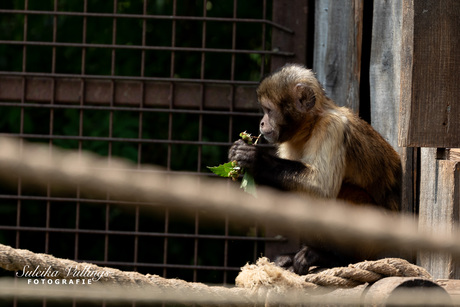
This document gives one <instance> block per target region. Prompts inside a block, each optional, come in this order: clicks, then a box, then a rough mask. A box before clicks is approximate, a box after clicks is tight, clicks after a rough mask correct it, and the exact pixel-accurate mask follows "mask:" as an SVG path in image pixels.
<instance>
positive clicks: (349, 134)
mask: <svg viewBox="0 0 460 307" xmlns="http://www.w3.org/2000/svg"><path fill="white" fill-rule="evenodd" d="M340 111H341V112H344V114H346V116H347V118H348V123H347V127H346V129H345V132H344V142H345V147H346V153H347V158H346V160H347V166H346V172H345V178H344V181H345V182H351V183H353V184H356V185H358V186H360V187H362V188H364V189H365V190H366V191H367V192H368V193H369V194H370V195H371V196H372V197H373V198H374V200H375V202H376V203H377V204H378V205H379V206H382V207H385V208H387V209H390V210H399V207H400V198H401V195H400V194H401V172H402V170H401V160H400V157H399V155H398V153H397V152H396V151H395V150H394V149H393V147H392V146H391V145H390V144H389V143H388V142H387V141H385V139H384V138H383V137H382V136H381V135H380V134H379V133H378V132H377V131H375V129H374V128H372V126H371V125H369V124H368V123H367V122H365V121H364V120H362V119H360V118H359V117H358V116H357V115H355V114H353V113H352V112H351V111H350V110H349V109H346V108H340Z"/></svg>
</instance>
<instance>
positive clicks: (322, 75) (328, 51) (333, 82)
mask: <svg viewBox="0 0 460 307" xmlns="http://www.w3.org/2000/svg"><path fill="white" fill-rule="evenodd" d="M362 27H363V1H362V0H346V1H333V0H316V2H315V46H314V63H313V70H314V71H316V73H317V77H318V80H319V81H320V82H321V84H322V85H323V86H324V88H325V89H326V92H327V93H328V95H329V96H330V97H331V98H332V99H333V100H334V101H335V102H336V103H337V104H338V105H340V106H347V107H350V108H351V109H353V110H354V111H355V112H358V110H359V82H360V75H361V74H360V70H361V43H362Z"/></svg>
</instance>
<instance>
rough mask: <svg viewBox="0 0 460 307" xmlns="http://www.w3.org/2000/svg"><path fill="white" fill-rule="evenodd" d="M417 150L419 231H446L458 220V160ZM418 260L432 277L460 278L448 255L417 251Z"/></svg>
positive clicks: (459, 175) (454, 263)
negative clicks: (419, 155)
mask: <svg viewBox="0 0 460 307" xmlns="http://www.w3.org/2000/svg"><path fill="white" fill-rule="evenodd" d="M421 152H422V155H421V165H422V168H421V178H420V180H421V183H420V214H419V226H420V230H421V231H423V232H436V233H437V234H439V233H450V232H451V231H452V230H453V229H454V228H455V227H456V226H455V225H456V223H458V221H459V208H460V162H458V161H451V160H437V159H436V156H437V154H436V149H433V148H429V149H428V148H422V150H421ZM418 262H419V264H420V265H421V266H423V267H424V268H426V269H427V270H428V271H429V272H430V273H431V274H432V275H433V277H434V278H459V277H460V265H459V264H460V263H459V262H458V260H456V261H455V260H454V259H452V257H451V255H449V254H445V253H432V252H420V253H419V259H418Z"/></svg>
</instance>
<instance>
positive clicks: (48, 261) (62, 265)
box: [0, 244, 431, 302]
mask: <svg viewBox="0 0 460 307" xmlns="http://www.w3.org/2000/svg"><path fill="white" fill-rule="evenodd" d="M0 267H2V268H4V269H5V270H8V271H16V272H17V273H16V274H17V276H19V277H21V275H22V274H24V271H25V270H24V269H25V268H26V267H27V268H28V271H33V270H34V269H35V268H39V270H40V271H45V270H47V269H48V268H49V272H50V273H51V272H57V273H58V274H56V275H53V278H70V279H71V278H82V276H81V275H77V276H74V275H72V272H75V271H78V272H86V274H87V275H86V277H91V278H92V279H93V280H98V281H100V282H102V283H106V284H114V285H125V286H153V287H156V288H159V289H167V288H184V289H186V288H188V289H189V290H192V291H196V292H199V293H202V294H204V295H212V296H216V295H217V296H218V295H219V294H220V293H223V294H226V293H227V292H228V291H238V288H232V289H229V288H224V287H209V286H206V285H204V284H201V283H189V282H186V281H183V280H179V279H165V278H162V277H160V276H158V275H150V274H147V275H142V274H140V273H137V272H123V271H120V270H118V269H113V268H108V267H99V266H97V265H94V264H89V263H79V262H76V261H72V260H68V259H60V258H56V257H53V256H51V255H47V254H36V253H33V252H31V251H28V250H24V249H15V248H12V247H10V246H6V245H3V244H0ZM69 269H72V270H69ZM69 272H70V274H69ZM18 273H19V275H18ZM389 276H399V277H422V278H426V279H431V276H430V274H429V273H428V272H427V271H426V270H425V269H423V268H421V267H418V266H416V265H413V264H410V263H409V262H407V261H406V260H403V259H398V258H386V259H382V260H377V261H364V262H359V263H357V264H352V265H350V266H348V267H339V268H332V269H328V270H324V271H322V272H320V273H316V274H309V275H306V276H300V275H297V274H295V273H292V272H289V271H287V270H285V269H282V268H280V267H278V266H276V265H275V264H274V263H272V262H270V261H269V260H268V259H267V258H265V257H262V258H260V259H259V260H258V261H257V263H256V264H253V265H250V264H247V265H245V266H244V267H243V268H242V270H241V272H240V274H239V275H238V277H237V278H236V285H237V286H238V287H240V288H245V289H249V290H251V292H252V293H254V292H255V291H256V290H257V291H259V290H260V289H261V288H272V289H275V290H276V291H275V292H283V291H285V290H286V289H305V290H306V289H316V288H318V286H326V287H335V288H350V287H355V286H358V285H360V284H365V283H373V282H376V281H377V280H379V279H381V278H384V277H389ZM249 301H250V298H249V296H248V302H249Z"/></svg>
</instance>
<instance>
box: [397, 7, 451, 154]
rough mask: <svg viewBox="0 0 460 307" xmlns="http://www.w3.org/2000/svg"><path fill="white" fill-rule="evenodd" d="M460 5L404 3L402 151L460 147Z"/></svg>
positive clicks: (400, 138)
mask: <svg viewBox="0 0 460 307" xmlns="http://www.w3.org/2000/svg"><path fill="white" fill-rule="evenodd" d="M459 15H460V1H458V0H442V1H439V0H418V1H414V0H404V1H403V27H402V36H403V40H402V54H401V56H402V58H401V63H402V74H401V102H402V105H401V118H400V132H399V142H400V144H401V146H415V147H438V148H440V147H444V148H446V147H460V103H458V99H459V97H460V86H459V84H460V74H459V73H458V69H459V68H460V52H458V50H460V31H458V29H460V18H458V16H459Z"/></svg>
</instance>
